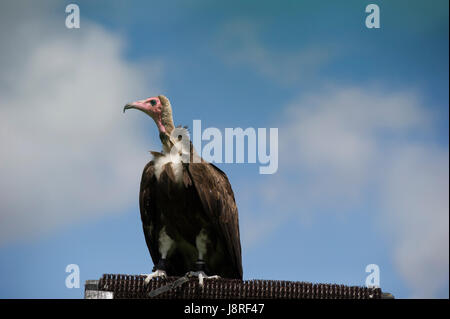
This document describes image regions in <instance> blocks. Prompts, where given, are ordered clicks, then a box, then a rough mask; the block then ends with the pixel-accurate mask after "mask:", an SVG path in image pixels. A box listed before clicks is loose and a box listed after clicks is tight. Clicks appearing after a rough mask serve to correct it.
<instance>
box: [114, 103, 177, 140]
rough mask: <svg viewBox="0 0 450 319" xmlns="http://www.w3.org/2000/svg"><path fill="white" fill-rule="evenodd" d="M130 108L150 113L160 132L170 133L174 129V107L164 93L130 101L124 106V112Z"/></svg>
mask: <svg viewBox="0 0 450 319" xmlns="http://www.w3.org/2000/svg"><path fill="white" fill-rule="evenodd" d="M128 109H136V110H140V111H142V112H144V113H145V114H147V115H149V116H150V117H151V118H152V119H153V120H154V121H155V123H156V126H157V127H158V130H159V132H160V134H161V133H163V134H167V135H170V133H171V132H172V130H173V129H174V124H173V118H172V107H171V106H170V101H169V99H168V98H167V97H165V96H164V95H158V96H155V97H149V98H147V99H144V100H139V101H136V102H133V103H128V104H127V105H125V106H124V108H123V112H124V113H125V111H126V110H128Z"/></svg>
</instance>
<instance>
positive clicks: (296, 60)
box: [216, 20, 336, 85]
mask: <svg viewBox="0 0 450 319" xmlns="http://www.w3.org/2000/svg"><path fill="white" fill-rule="evenodd" d="M216 46H217V50H218V52H219V56H220V57H222V59H223V60H224V61H225V62H226V63H228V64H229V65H232V66H238V67H243V68H248V69H250V70H252V71H254V72H257V73H259V74H260V75H262V76H264V77H266V78H268V79H271V80H273V81H275V82H277V83H280V84H283V85H292V84H294V83H296V82H298V81H306V80H307V79H309V78H310V77H311V76H313V75H315V74H316V73H317V71H318V69H319V68H320V67H322V66H323V65H325V64H327V63H328V62H330V61H331V59H332V58H334V55H335V54H336V52H335V48H333V47H332V46H331V45H320V46H319V45H314V44H309V45H308V46H305V47H304V48H302V49H300V50H299V49H293V50H287V49H286V48H284V49H283V50H276V49H275V48H271V47H268V44H266V43H264V41H263V40H262V38H261V30H260V27H259V25H258V24H257V23H251V22H249V21H245V20H234V21H231V22H229V23H227V24H226V25H224V26H223V27H222V29H221V30H220V32H219V34H218V35H217V43H216Z"/></svg>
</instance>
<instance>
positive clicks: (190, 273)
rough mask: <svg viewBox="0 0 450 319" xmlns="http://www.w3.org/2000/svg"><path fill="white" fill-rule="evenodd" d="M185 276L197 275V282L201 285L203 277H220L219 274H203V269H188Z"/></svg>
mask: <svg viewBox="0 0 450 319" xmlns="http://www.w3.org/2000/svg"><path fill="white" fill-rule="evenodd" d="M186 277H197V278H198V284H199V285H200V286H202V287H203V281H204V280H205V279H220V276H218V275H214V276H208V275H207V274H205V272H204V271H190V272H188V273H187V274H186Z"/></svg>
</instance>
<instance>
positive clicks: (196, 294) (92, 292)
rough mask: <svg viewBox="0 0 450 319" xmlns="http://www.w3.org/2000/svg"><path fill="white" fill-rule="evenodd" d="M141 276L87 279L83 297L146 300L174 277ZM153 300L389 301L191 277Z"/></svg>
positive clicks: (338, 289)
mask: <svg viewBox="0 0 450 319" xmlns="http://www.w3.org/2000/svg"><path fill="white" fill-rule="evenodd" d="M144 278H145V277H144V276H139V275H120V274H105V275H103V276H102V278H100V280H88V281H87V282H86V286H85V298H88V299H89V298H95V299H97V298H114V299H147V298H151V297H150V296H149V293H150V291H152V290H154V289H157V288H160V287H162V286H164V285H167V284H169V283H173V282H174V281H175V280H177V279H178V277H168V278H167V279H160V278H156V279H153V280H152V281H150V284H149V285H147V286H145V285H144ZM153 298H156V299H380V298H393V296H392V295H391V294H388V293H383V292H382V291H381V289H380V288H366V287H357V286H344V285H336V284H313V283H308V282H298V281H280V280H244V281H242V280H236V279H223V278H221V279H209V280H205V282H204V285H203V287H201V286H200V285H199V283H198V280H197V279H196V278H191V279H190V280H189V281H187V282H185V283H184V284H183V285H182V286H181V287H177V288H174V289H172V290H169V291H167V292H164V293H162V294H160V295H157V296H155V297H153Z"/></svg>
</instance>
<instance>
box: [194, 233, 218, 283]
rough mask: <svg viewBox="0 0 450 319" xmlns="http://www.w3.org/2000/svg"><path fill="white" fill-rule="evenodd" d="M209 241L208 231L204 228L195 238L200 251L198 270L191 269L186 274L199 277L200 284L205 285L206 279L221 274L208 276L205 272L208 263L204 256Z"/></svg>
mask: <svg viewBox="0 0 450 319" xmlns="http://www.w3.org/2000/svg"><path fill="white" fill-rule="evenodd" d="M207 242H208V237H207V234H206V231H205V230H204V229H202V230H201V231H200V233H199V234H198V235H197V237H196V239H195V244H196V246H197V251H198V259H197V262H196V263H195V266H196V271H190V272H188V273H187V274H186V276H188V277H198V283H199V285H200V286H203V281H204V279H219V278H220V276H217V275H214V276H208V275H206V273H205V271H207V269H206V263H205V261H204V259H203V258H204V256H205V255H206V246H207V245H206V244H207Z"/></svg>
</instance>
